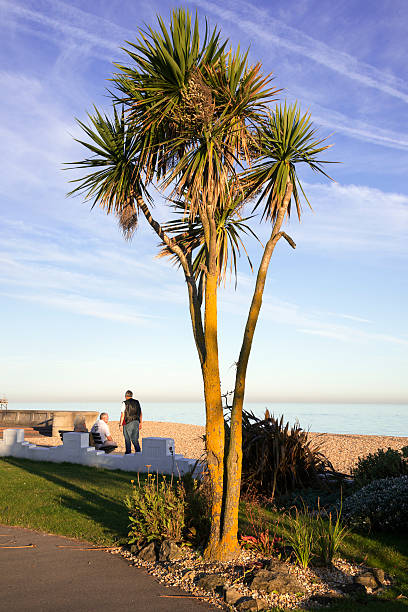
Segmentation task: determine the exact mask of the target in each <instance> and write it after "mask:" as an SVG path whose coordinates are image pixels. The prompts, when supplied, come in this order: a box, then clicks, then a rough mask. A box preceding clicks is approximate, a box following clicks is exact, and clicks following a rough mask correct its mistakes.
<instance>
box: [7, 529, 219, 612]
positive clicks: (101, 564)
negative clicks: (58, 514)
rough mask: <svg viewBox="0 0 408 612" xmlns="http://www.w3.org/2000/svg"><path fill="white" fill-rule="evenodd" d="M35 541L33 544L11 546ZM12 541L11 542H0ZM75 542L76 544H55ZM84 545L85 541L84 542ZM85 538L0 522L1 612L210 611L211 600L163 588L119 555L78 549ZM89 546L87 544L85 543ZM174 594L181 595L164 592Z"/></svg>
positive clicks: (211, 609)
mask: <svg viewBox="0 0 408 612" xmlns="http://www.w3.org/2000/svg"><path fill="white" fill-rule="evenodd" d="M27 544H34V547H33V548H14V547H17V546H26V545H27ZM5 546H10V547H13V548H4V547H5ZM59 546H60V547H61V546H75V548H58V547H59ZM85 546H86V545H85ZM85 546H84V545H83V543H81V542H78V541H76V540H68V539H66V538H62V537H59V536H52V535H46V534H42V533H37V532H34V531H30V530H29V529H20V528H17V527H4V526H1V525H0V610H1V611H2V612H6V611H7V612H17V610H18V611H21V610H30V612H40V611H41V612H48V611H50V612H51V611H52V612H68V611H69V612H90V611H94V610H95V612H108V611H109V612H112V611H115V612H116V611H117V612H128V611H129V612H130V610H132V612H134V611H139V610H140V611H142V610H143V611H145V610H146V611H148V612H156V611H157V612H167V611H169V612H172V611H174V612H210V611H214V610H215V608H213V607H211V606H210V605H209V604H207V603H204V602H202V601H200V600H199V599H197V600H193V599H191V598H187V597H186V593H184V592H182V591H178V590H176V589H173V588H171V589H170V588H167V587H165V586H164V585H162V584H160V583H158V582H156V581H155V579H154V578H153V577H152V576H150V575H149V574H147V573H146V572H145V571H144V570H142V569H139V568H136V567H133V566H130V565H129V564H128V563H127V561H126V560H125V559H123V558H122V557H121V556H120V555H112V554H110V553H107V552H104V551H101V550H88V551H87V550H78V549H80V548H85ZM89 546H91V545H89ZM165 595H167V596H168V595H177V596H180V597H164V596H165Z"/></svg>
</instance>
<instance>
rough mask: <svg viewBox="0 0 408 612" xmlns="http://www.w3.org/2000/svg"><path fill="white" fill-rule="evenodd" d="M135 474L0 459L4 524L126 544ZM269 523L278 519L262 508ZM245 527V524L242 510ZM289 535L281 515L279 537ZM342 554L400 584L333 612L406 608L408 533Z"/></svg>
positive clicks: (348, 546) (358, 539)
mask: <svg viewBox="0 0 408 612" xmlns="http://www.w3.org/2000/svg"><path fill="white" fill-rule="evenodd" d="M133 478H135V474H132V473H131V472H120V471H115V472H113V471H110V470H102V469H97V468H88V467H85V466H81V465H73V464H69V463H60V464H58V463H46V462H34V461H29V460H25V459H15V458H12V457H8V458H2V459H0V523H1V524H3V525H16V526H21V527H29V528H31V529H35V530H38V531H44V532H46V533H54V534H60V535H64V536H68V537H72V538H78V539H82V540H87V541H89V542H93V543H95V544H99V545H104V546H105V545H106V546H111V545H115V544H124V543H125V540H126V534H127V527H128V518H127V513H126V508H125V506H124V504H123V499H124V497H125V496H126V495H127V493H129V492H130V488H131V485H130V480H131V479H133ZM264 516H265V518H266V519H267V520H268V521H272V522H273V523H276V522H277V520H278V515H277V514H274V513H272V512H268V511H266V510H264ZM240 521H241V525H242V526H244V525H245V523H246V522H247V517H246V515H245V506H244V505H242V506H241V515H240ZM284 532H285V521H284V519H282V517H280V521H279V525H278V527H277V533H278V534H279V533H283V534H284ZM341 555H342V556H344V557H348V558H350V559H353V560H355V561H357V562H364V563H367V564H368V565H369V566H371V567H381V568H383V569H384V570H385V571H386V572H387V573H389V574H391V575H393V576H394V577H395V579H396V584H395V586H393V587H392V588H391V589H389V590H388V591H387V592H386V593H385V594H384V595H383V596H382V597H381V598H375V599H373V600H371V599H370V598H368V599H366V600H364V601H361V602H352V601H343V602H341V603H340V604H338V605H336V606H332V607H331V608H330V610H333V612H338V611H343V610H344V611H350V610H362V611H365V610H366V611H367V612H376V611H377V610H378V611H383V612H388V611H390V612H394V611H395V612H398V611H401V612H402V611H403V610H405V611H407V610H408V599H403V598H400V599H397V597H398V596H399V595H403V596H404V597H406V598H408V534H407V533H404V534H400V533H398V534H393V535H391V534H384V535H376V536H363V535H359V534H355V533H352V534H350V535H349V536H348V538H347V540H346V541H345V543H344V546H343V548H342V550H341Z"/></svg>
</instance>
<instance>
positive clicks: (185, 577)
mask: <svg viewBox="0 0 408 612" xmlns="http://www.w3.org/2000/svg"><path fill="white" fill-rule="evenodd" d="M195 577H196V573H195V571H194V570H191V569H190V570H186V571H185V572H184V574H183V577H182V580H194V578H195Z"/></svg>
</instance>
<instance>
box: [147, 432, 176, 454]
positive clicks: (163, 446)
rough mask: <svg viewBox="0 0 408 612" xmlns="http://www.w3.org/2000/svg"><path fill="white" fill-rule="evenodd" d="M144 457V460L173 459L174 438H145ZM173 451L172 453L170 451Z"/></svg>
mask: <svg viewBox="0 0 408 612" xmlns="http://www.w3.org/2000/svg"><path fill="white" fill-rule="evenodd" d="M142 448H143V451H142V455H143V457H144V458H146V459H147V458H148V457H150V458H152V459H154V458H157V459H158V458H159V457H171V456H172V452H173V453H174V440H173V438H153V437H151V438H143V441H142ZM170 449H172V451H170Z"/></svg>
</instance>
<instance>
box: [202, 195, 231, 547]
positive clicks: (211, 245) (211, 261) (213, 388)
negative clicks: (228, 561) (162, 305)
mask: <svg viewBox="0 0 408 612" xmlns="http://www.w3.org/2000/svg"><path fill="white" fill-rule="evenodd" d="M203 226H204V231H205V234H206V242H207V250H208V260H207V274H206V283H205V311H204V336H205V361H204V364H203V367H202V373H203V382H204V397H205V410H206V430H205V435H206V451H207V467H208V474H209V478H210V483H211V494H212V506H211V527H210V537H209V541H208V544H207V547H206V550H205V553H204V554H205V557H206V558H208V559H216V558H219V546H220V538H221V513H222V501H223V489H224V440H225V431H224V414H223V409H222V398H221V381H220V369H219V361H218V313H217V299H218V274H217V242H216V241H217V228H216V224H215V221H214V218H213V216H212V215H211V212H210V208H209V207H208V208H207V210H206V211H205V212H203Z"/></svg>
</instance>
